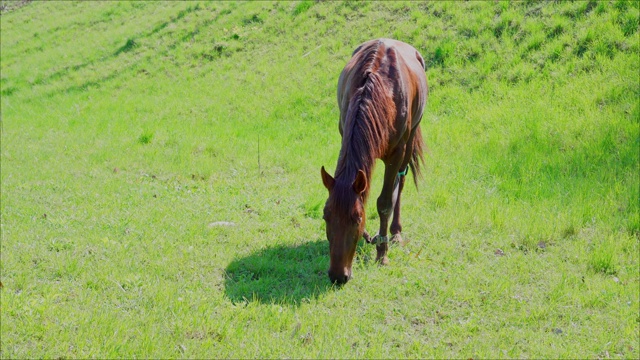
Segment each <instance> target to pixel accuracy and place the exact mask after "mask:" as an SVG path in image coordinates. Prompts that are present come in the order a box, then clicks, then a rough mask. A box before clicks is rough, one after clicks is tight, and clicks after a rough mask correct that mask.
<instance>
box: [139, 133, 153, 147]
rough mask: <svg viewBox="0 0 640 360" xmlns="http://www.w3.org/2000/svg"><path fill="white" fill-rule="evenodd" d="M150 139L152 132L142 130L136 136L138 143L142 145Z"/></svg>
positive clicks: (149, 141)
mask: <svg viewBox="0 0 640 360" xmlns="http://www.w3.org/2000/svg"><path fill="white" fill-rule="evenodd" d="M152 139H153V133H152V132H143V133H142V134H140V136H138V143H140V144H143V145H145V144H149V143H151V140H152Z"/></svg>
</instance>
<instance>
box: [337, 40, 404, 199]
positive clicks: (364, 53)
mask: <svg viewBox="0 0 640 360" xmlns="http://www.w3.org/2000/svg"><path fill="white" fill-rule="evenodd" d="M356 52H358V53H359V54H360V55H359V56H358V59H357V61H356V65H355V66H354V70H353V71H354V74H355V76H356V77H359V78H356V81H355V84H356V85H355V86H357V90H356V91H355V93H354V95H353V97H352V98H351V100H350V101H349V107H348V110H347V116H346V118H345V123H344V126H343V135H342V148H341V150H340V158H339V160H338V166H337V168H336V174H335V176H336V180H338V179H344V181H347V182H349V181H353V179H355V176H356V174H357V173H358V170H362V171H364V173H365V174H366V176H367V181H368V182H369V183H370V181H371V174H372V172H373V166H374V164H375V159H376V158H379V157H381V156H382V155H384V152H385V151H386V146H387V144H388V138H389V133H390V131H392V130H393V129H392V127H393V121H392V119H394V118H395V116H396V107H395V102H394V101H393V95H392V91H391V89H389V85H388V83H387V82H386V80H385V79H384V78H383V77H382V76H381V75H380V74H379V72H378V70H379V69H380V67H381V65H382V63H383V61H384V60H385V56H386V58H387V60H388V61H389V71H392V70H395V66H396V59H395V55H396V54H395V51H394V50H393V49H387V50H386V51H385V46H384V44H383V43H382V42H373V43H371V44H368V45H366V47H365V48H362V49H358V50H356ZM345 185H349V186H350V185H351V183H349V184H345ZM368 190H369V187H367V194H368ZM367 194H366V195H367ZM366 195H365V198H366Z"/></svg>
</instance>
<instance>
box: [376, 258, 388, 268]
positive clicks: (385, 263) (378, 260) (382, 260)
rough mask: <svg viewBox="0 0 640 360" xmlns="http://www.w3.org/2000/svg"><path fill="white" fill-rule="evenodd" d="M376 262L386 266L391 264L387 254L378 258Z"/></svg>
mask: <svg viewBox="0 0 640 360" xmlns="http://www.w3.org/2000/svg"><path fill="white" fill-rule="evenodd" d="M376 262H377V263H378V264H379V265H380V266H386V265H389V258H388V257H387V256H386V255H385V256H383V257H381V258H376Z"/></svg>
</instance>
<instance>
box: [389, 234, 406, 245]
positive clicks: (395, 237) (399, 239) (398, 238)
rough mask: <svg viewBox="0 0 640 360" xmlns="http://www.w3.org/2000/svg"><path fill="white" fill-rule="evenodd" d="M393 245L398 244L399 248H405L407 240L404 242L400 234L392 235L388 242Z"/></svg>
mask: <svg viewBox="0 0 640 360" xmlns="http://www.w3.org/2000/svg"><path fill="white" fill-rule="evenodd" d="M390 241H391V242H392V243H394V244H399V245H401V246H405V245H407V244H408V243H409V240H405V239H404V238H403V237H402V235H400V233H397V234H393V236H392V237H391V240H390Z"/></svg>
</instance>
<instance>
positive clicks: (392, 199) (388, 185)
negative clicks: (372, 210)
mask: <svg viewBox="0 0 640 360" xmlns="http://www.w3.org/2000/svg"><path fill="white" fill-rule="evenodd" d="M402 150H404V149H398V150H396V153H395V154H394V156H392V157H391V158H390V159H388V161H385V167H384V184H383V185H382V192H381V193H380V196H379V197H378V203H377V205H378V215H379V216H380V231H379V232H378V235H376V236H375V237H374V238H373V240H372V242H373V243H375V244H376V249H377V250H378V254H377V256H376V261H378V262H379V263H381V264H383V265H386V264H388V263H389V258H388V257H387V251H388V250H389V238H388V236H387V232H388V229H389V218H390V217H391V214H392V212H393V208H394V207H395V206H396V204H395V203H396V200H397V196H398V195H399V193H400V192H399V183H398V182H396V179H397V178H398V170H399V169H400V165H401V161H402V158H403V151H402Z"/></svg>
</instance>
